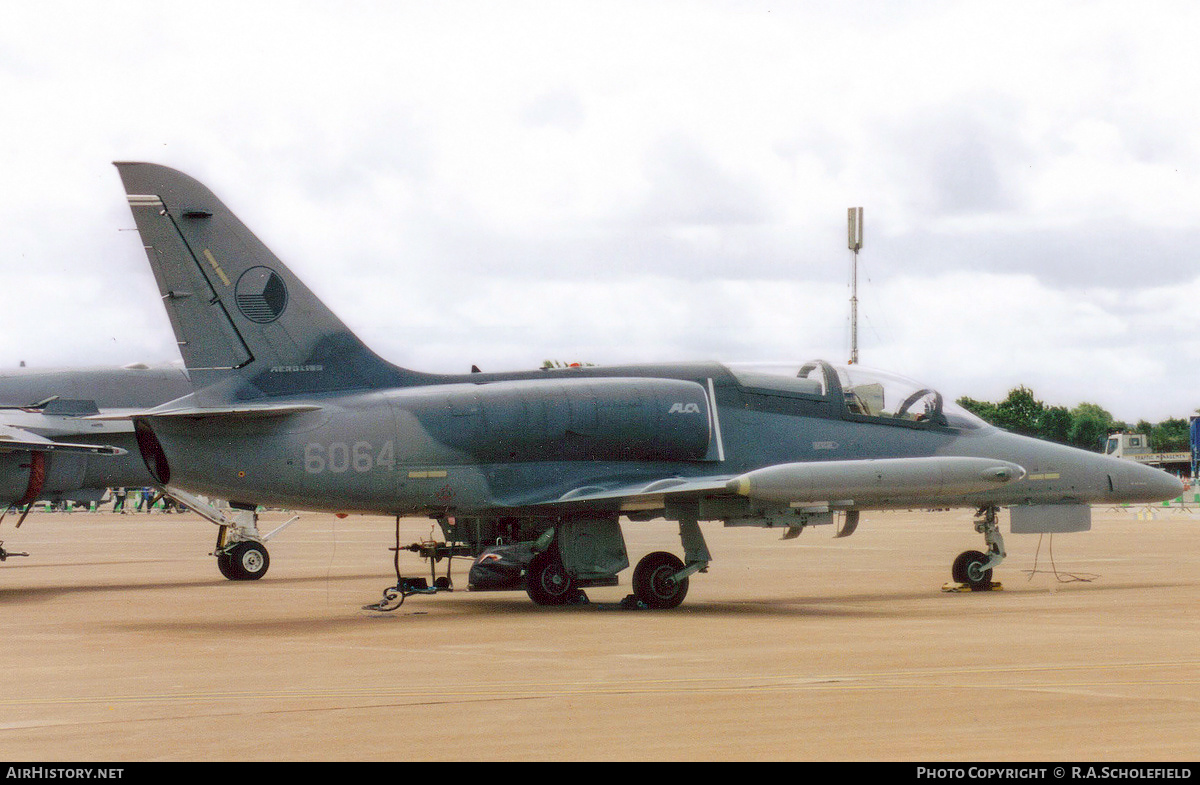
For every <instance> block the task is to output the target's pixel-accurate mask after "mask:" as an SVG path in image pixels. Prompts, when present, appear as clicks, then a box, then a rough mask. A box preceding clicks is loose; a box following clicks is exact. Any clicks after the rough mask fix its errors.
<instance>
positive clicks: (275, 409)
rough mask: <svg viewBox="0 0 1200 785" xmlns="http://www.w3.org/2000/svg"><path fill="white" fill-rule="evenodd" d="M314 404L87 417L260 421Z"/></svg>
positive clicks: (313, 407)
mask: <svg viewBox="0 0 1200 785" xmlns="http://www.w3.org/2000/svg"><path fill="white" fill-rule="evenodd" d="M320 408H321V407H320V406H317V405H316V404H308V403H298V404H274V405H272V404H266V405H262V406H213V407H199V406H188V407H185V408H175V409H148V410H145V411H140V412H113V413H111V414H99V415H95V416H93V417H88V418H86V419H89V420H129V419H133V418H135V417H156V418H189V419H197V418H202V417H223V418H238V419H245V420H261V419H266V418H269V417H287V416H288V415H291V414H302V413H304V412H315V411H319V410H320Z"/></svg>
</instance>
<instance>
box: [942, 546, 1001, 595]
mask: <svg viewBox="0 0 1200 785" xmlns="http://www.w3.org/2000/svg"><path fill="white" fill-rule="evenodd" d="M987 561H988V555H987V554H986V553H980V552H979V551H963V552H962V553H960V554H958V558H957V559H955V560H954V566H953V567H952V568H950V575H951V576H952V577H953V578H954V580H955V582H956V583H965V584H966V585H968V586H970V587H971V590H972V591H986V590H988V589H990V588H992V571H991V569H990V568H989V569H986V570H985V569H983V565H985V564H987Z"/></svg>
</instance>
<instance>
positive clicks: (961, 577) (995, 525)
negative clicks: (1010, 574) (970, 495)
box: [950, 507, 1006, 591]
mask: <svg viewBox="0 0 1200 785" xmlns="http://www.w3.org/2000/svg"><path fill="white" fill-rule="evenodd" d="M998 512H999V508H997V507H984V508H982V509H980V511H979V513H978V515H977V516H976V517H975V531H977V532H979V533H980V534H982V535H983V539H984V542H985V543H987V548H988V550H987V553H982V552H980V551H963V552H962V553H960V554H959V555H958V558H957V559H955V560H954V565H953V566H952V567H951V568H950V576H951V577H952V578H954V582H955V583H958V584H961V585H963V586H966V587H967V588H969V589H970V590H971V591H991V590H993V589H996V588H999V586H1000V584H998V583H993V582H992V568H993V567H996V566H997V565H998V564H1000V562H1002V561H1004V557H1005V555H1006V554H1005V552H1004V538H1003V537H1001V536H1000V524H999V522H998V521H997V513H998Z"/></svg>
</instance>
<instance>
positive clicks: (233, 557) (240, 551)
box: [217, 540, 271, 581]
mask: <svg viewBox="0 0 1200 785" xmlns="http://www.w3.org/2000/svg"><path fill="white" fill-rule="evenodd" d="M270 566H271V557H270V556H268V555H267V547H266V546H265V545H263V544H262V543H260V542H254V541H252V540H247V541H246V542H239V543H238V544H237V545H234V546H233V547H232V548H230V549H229V551H228V552H227V553H225V554H223V555H219V556H217V568H218V569H219V570H220V571H221V574H222V575H224V576H225V577H226V578H228V579H229V580H231V581H256V580H258V579H259V578H261V577H262V576H264V575H266V574H267V568H268V567H270Z"/></svg>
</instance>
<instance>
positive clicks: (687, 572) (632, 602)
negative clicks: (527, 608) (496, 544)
mask: <svg viewBox="0 0 1200 785" xmlns="http://www.w3.org/2000/svg"><path fill="white" fill-rule="evenodd" d="M593 531H594V530H593ZM608 532H609V539H608V540H607V542H608V543H609V544H610V545H612V546H614V547H616V546H618V545H619V549H620V551H621V553H622V558H621V562H620V569H623V568H624V567H626V566H628V564H629V562H628V560H627V559H625V557H624V555H623V554H624V550H625V545H624V540H623V539H622V538H621V536H620V528H619V526H618V524H617V523H616V522H615V521H614V522H612V523H611V525H610V526H609V527H608ZM679 534H680V539H681V540H682V542H683V547H684V558H685V559H686V563H685V562H684V561H683V560H681V559H680V558H679V557H678V556H676V555H675V554H673V553H668V552H666V551H655V552H653V553H650V554H647V555H646V556H644V557H642V559H641V560H640V561H639V562H638V564H637V566H636V567H634V569H633V594H632V595H630V596H629V597H627V598H626V599H625V601H624V602H622V607H626V608H652V609H657V610H665V609H668V608H675V607H677V606H678V605H679V604H680V603H681V602H683V600H684V598H685V597H686V596H687V593H688V583H689V581H688V578H689V577H690V576H691V575H692V574H693V573H696V572H702V571H704V570H706V569H707V567H708V563H709V561H711V558H712V557H711V556H710V555H709V552H708V547H707V545H706V544H705V542H704V536H703V535H702V534H701V532H700V526H699V524H698V522H697V521H694V520H682V521H680V523H679ZM553 536H554V540H553V542H552V543H551V544H549V546H548V547H545V548H544V549H542V550H541V551H540V552H539V553H537V554H536V555H535V556H534V557H533V559H532V560H530V562H529V566H528V568H527V569H526V573H525V591H526V593H527V594H528V595H529V598H530V599H531V600H533V601H534V602H535V603H537V604H539V605H570V604H574V603H578V602H580V601H581V599H582V600H583V601H586V597H581V595H582V594H583V593H582V591H581V589H582V588H583V587H585V586H613V585H616V583H617V576H616V572H617V570H616V569H614V565H609V566H608V568H607V569H598V568H597V567H598V565H597V564H596V563H587V562H586V561H585V560H581V559H580V558H578V556H577V555H576V556H575V558H574V559H570V558H565V557H564V554H567V555H568V556H569V555H575V554H576V552H577V551H578V550H579V548H578V546H577V545H575V544H574V542H573V541H572V540H571V537H572V536H574V535H573V534H572V529H571V528H570V527H569V526H567V527H560V529H559V530H558V531H556V532H555V534H554V535H553Z"/></svg>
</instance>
